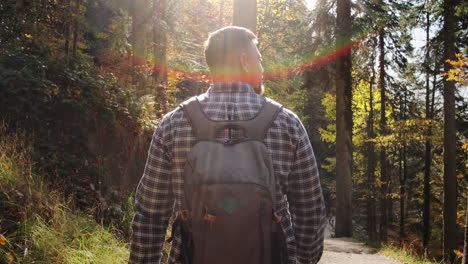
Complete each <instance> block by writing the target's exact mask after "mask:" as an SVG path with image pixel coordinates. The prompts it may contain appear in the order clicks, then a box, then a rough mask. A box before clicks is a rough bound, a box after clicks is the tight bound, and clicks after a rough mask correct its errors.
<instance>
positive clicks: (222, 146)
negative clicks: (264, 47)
mask: <svg viewBox="0 0 468 264" xmlns="http://www.w3.org/2000/svg"><path fill="white" fill-rule="evenodd" d="M181 107H182V109H183V110H184V113H185V115H186V117H187V119H188V121H189V123H190V125H191V127H192V131H193V133H194V135H195V136H196V138H197V142H196V144H195V145H194V146H193V148H192V149H191V151H190V152H189V154H188V155H187V160H186V164H185V169H184V188H185V190H184V193H185V200H183V201H182V207H183V208H182V209H183V210H182V211H181V212H180V214H179V217H178V220H176V222H177V221H179V222H183V226H184V227H185V228H183V230H185V232H182V241H183V243H184V244H185V245H184V247H183V248H184V249H183V252H182V253H183V254H184V255H185V263H191V264H271V263H272V262H271V261H272V253H274V252H272V247H273V248H274V249H273V251H274V250H276V249H275V246H274V243H272V241H273V239H274V235H273V232H274V231H275V229H276V226H275V225H276V224H278V223H279V220H280V219H279V218H278V216H277V215H276V214H275V204H276V198H275V197H276V196H275V195H276V192H275V187H276V181H275V176H274V172H273V163H272V160H271V157H270V154H269V151H268V149H267V147H266V145H265V144H264V143H263V140H264V138H265V136H266V133H267V131H268V129H269V128H270V126H271V123H272V122H273V120H274V119H275V118H276V116H277V115H278V113H279V112H280V110H281V108H282V106H281V105H280V104H278V103H276V102H274V101H272V100H270V99H266V101H265V103H264V105H263V106H262V108H261V110H260V111H259V112H258V114H257V116H256V117H255V118H253V119H251V120H241V121H215V120H210V119H209V118H208V117H207V116H206V115H205V114H204V112H203V111H202V108H201V105H200V103H199V102H198V100H197V98H196V97H194V98H192V99H190V100H188V101H186V102H184V103H182V105H181ZM228 128H231V129H236V130H240V131H242V133H243V137H241V138H238V139H229V140H224V141H220V140H217V139H216V137H217V135H218V134H219V133H221V132H222V131H223V130H224V129H228ZM273 258H274V257H273Z"/></svg>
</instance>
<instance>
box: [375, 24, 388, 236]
mask: <svg viewBox="0 0 468 264" xmlns="http://www.w3.org/2000/svg"><path fill="white" fill-rule="evenodd" d="M384 30H385V29H384V28H381V29H380V30H379V37H378V38H379V90H380V100H381V102H380V133H381V134H382V135H385V134H386V133H387V117H386V110H385V105H386V93H385V75H386V73H385V31H384ZM380 179H381V182H382V198H381V202H380V209H381V211H380V238H381V239H382V240H384V241H385V240H386V239H387V229H388V202H389V201H388V197H387V195H388V192H389V182H388V180H389V177H388V174H387V152H386V149H385V147H384V146H382V147H381V149H380Z"/></svg>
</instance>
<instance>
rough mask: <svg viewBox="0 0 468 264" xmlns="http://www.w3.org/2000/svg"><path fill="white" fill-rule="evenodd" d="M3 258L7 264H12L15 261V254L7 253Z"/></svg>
mask: <svg viewBox="0 0 468 264" xmlns="http://www.w3.org/2000/svg"><path fill="white" fill-rule="evenodd" d="M5 257H6V259H7V261H8V263H13V262H14V261H15V253H13V252H8V253H6V254H5Z"/></svg>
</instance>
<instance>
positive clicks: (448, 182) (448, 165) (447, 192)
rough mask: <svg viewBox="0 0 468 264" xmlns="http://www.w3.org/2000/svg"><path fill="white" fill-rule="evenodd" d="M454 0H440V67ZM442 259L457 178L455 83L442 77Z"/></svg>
mask: <svg viewBox="0 0 468 264" xmlns="http://www.w3.org/2000/svg"><path fill="white" fill-rule="evenodd" d="M455 5H456V1H455V0H444V7H443V8H444V9H443V10H444V11H443V14H444V15H443V17H444V26H443V36H444V62H445V63H444V71H445V72H448V71H449V70H450V69H451V65H450V63H449V62H447V60H454V59H455V53H456V50H455V28H456V22H455V15H454V13H455ZM443 83H444V225H443V229H444V238H443V245H444V261H445V262H447V263H453V262H454V260H455V257H456V256H455V253H454V250H455V247H456V236H457V232H456V231H457V230H456V218H457V178H456V170H455V168H456V163H455V148H456V134H455V131H456V130H455V83H454V82H452V81H448V80H446V79H444V81H443Z"/></svg>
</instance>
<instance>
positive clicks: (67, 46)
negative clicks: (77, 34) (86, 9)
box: [64, 0, 72, 56]
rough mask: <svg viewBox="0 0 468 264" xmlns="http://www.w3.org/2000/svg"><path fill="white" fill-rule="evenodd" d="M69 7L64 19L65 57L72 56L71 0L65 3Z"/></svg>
mask: <svg viewBox="0 0 468 264" xmlns="http://www.w3.org/2000/svg"><path fill="white" fill-rule="evenodd" d="M65 4H66V6H67V11H66V12H65V18H64V27H65V28H64V33H65V34H64V35H65V36H64V38H65V47H64V48H65V55H67V56H68V55H69V54H70V35H71V21H70V16H71V13H72V12H71V0H66V2H65Z"/></svg>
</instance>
